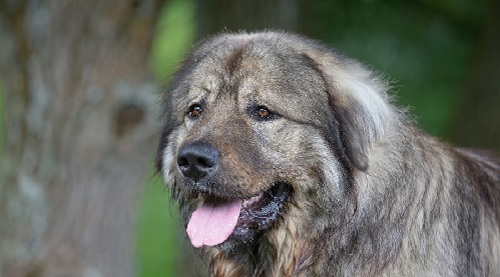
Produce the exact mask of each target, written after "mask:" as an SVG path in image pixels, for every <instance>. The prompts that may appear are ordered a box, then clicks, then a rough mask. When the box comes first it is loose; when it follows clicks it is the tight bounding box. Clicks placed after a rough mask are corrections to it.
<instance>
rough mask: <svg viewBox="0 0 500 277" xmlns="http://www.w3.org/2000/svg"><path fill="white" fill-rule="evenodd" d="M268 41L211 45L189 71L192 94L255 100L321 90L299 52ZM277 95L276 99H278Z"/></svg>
mask: <svg viewBox="0 0 500 277" xmlns="http://www.w3.org/2000/svg"><path fill="white" fill-rule="evenodd" d="M283 47H284V46H283V45H281V46H280V45H276V44H271V43H269V42H268V41H250V42H246V43H239V44H236V45H233V44H231V43H228V44H227V45H220V47H212V48H210V50H207V51H208V52H207V53H204V58H203V59H201V60H200V62H199V64H198V66H197V67H196V69H195V70H194V71H193V76H194V78H192V80H193V87H194V88H196V92H194V94H197V95H199V91H200V90H202V91H205V92H207V93H209V94H212V93H213V94H217V95H219V96H220V95H238V98H246V99H252V100H259V98H262V97H265V98H266V99H268V100H269V99H270V98H276V100H280V101H281V100H283V99H282V98H283V97H291V98H292V99H293V98H297V97H300V98H303V96H304V91H310V90H312V89H316V90H318V91H322V90H323V86H324V84H323V81H322V79H321V76H320V75H319V74H318V73H317V72H316V71H315V70H314V69H312V68H311V67H310V66H309V63H310V61H309V60H308V59H307V58H304V56H303V55H301V54H299V53H295V52H294V51H291V50H290V49H283ZM278 98H279V99H278Z"/></svg>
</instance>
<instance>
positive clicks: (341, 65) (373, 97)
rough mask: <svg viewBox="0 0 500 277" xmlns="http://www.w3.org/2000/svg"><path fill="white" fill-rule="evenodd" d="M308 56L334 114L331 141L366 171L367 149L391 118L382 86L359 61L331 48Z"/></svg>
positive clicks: (390, 111) (384, 88)
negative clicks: (324, 88) (322, 84)
mask: <svg viewBox="0 0 500 277" xmlns="http://www.w3.org/2000/svg"><path fill="white" fill-rule="evenodd" d="M324 54H325V53H322V54H321V55H316V57H314V55H313V56H308V59H309V61H310V63H311V64H312V65H313V67H314V68H315V70H316V71H317V72H319V74H320V75H321V77H322V79H323V81H324V84H325V87H326V90H327V93H328V101H329V105H330V108H331V110H332V111H333V114H334V117H335V118H333V119H331V123H330V124H329V125H330V126H329V128H330V129H331V130H329V134H330V136H331V138H330V139H332V142H333V143H335V144H336V146H337V147H338V148H339V149H338V150H339V151H340V154H341V155H342V157H343V158H344V159H345V160H347V162H348V163H349V164H350V165H351V166H352V167H354V168H356V169H358V170H361V171H366V170H367V169H368V165H369V155H368V150H369V148H370V146H371V144H372V143H373V142H374V141H375V140H376V139H377V138H378V137H379V136H380V135H382V134H383V132H384V130H385V129H386V125H387V124H388V122H390V121H391V118H393V117H392V110H391V108H390V106H389V103H388V101H387V100H386V94H385V93H386V90H387V88H386V86H385V84H384V83H383V82H382V81H380V80H379V79H377V78H376V77H375V76H374V75H373V73H372V72H371V71H369V70H367V69H366V68H364V67H363V66H361V65H360V64H359V63H357V62H355V61H352V60H349V59H347V58H345V57H342V56H340V55H339V54H336V53H335V52H333V51H331V52H328V53H327V55H324Z"/></svg>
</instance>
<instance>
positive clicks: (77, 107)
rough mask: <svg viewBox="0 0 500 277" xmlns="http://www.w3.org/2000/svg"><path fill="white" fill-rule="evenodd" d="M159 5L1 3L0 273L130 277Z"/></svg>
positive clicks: (149, 143) (149, 146) (146, 162)
mask: <svg viewBox="0 0 500 277" xmlns="http://www.w3.org/2000/svg"><path fill="white" fill-rule="evenodd" d="M160 2H161V1H159V0H155V1H140V0H135V1H118V0H108V1H102V0H85V1H83V0H81V1H57V0H47V1H35V0H27V1H5V0H0V72H1V77H2V82H3V87H4V93H5V103H4V107H5V110H4V113H5V121H6V123H5V132H4V133H3V134H2V135H3V136H4V150H5V151H4V153H3V155H2V156H1V162H2V172H1V175H0V177H1V179H0V180H1V187H0V222H1V225H0V237H1V240H0V275H1V276H6V277H9V276H56V277H57V276H132V275H133V274H134V268H133V264H134V261H133V260H134V259H133V258H134V257H133V256H134V252H133V248H134V239H133V238H134V229H135V210H136V206H137V203H136V202H137V196H138V194H139V193H140V191H141V188H142V186H141V184H142V183H143V182H144V180H145V173H146V172H147V169H149V168H150V165H151V163H150V161H151V160H152V153H153V152H154V140H153V130H154V129H155V128H154V127H153V122H154V121H155V115H154V113H153V111H152V108H151V107H153V106H154V104H153V103H154V102H155V100H156V96H155V94H154V92H153V91H154V83H153V80H152V77H151V74H150V67H149V64H148V63H149V50H150V44H151V39H152V34H153V31H154V24H155V21H156V19H157V17H158V11H159V5H160Z"/></svg>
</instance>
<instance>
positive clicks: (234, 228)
mask: <svg viewBox="0 0 500 277" xmlns="http://www.w3.org/2000/svg"><path fill="white" fill-rule="evenodd" d="M290 193H291V187H290V186H289V185H287V184H285V183H277V184H275V185H274V186H272V187H271V188H270V189H268V190H265V191H263V192H261V193H260V194H258V195H256V196H254V197H251V198H248V199H221V198H220V197H213V196H209V197H207V198H206V199H205V200H204V202H203V203H202V204H201V205H200V206H199V207H198V209H196V210H195V211H194V212H193V214H192V215H191V218H190V220H189V222H188V225H187V229H186V231H187V234H188V237H189V239H190V240H191V243H192V244H193V246H194V247H202V246H205V245H206V246H219V247H224V246H226V247H230V246H232V245H234V244H239V243H248V242H250V241H252V240H253V239H255V237H256V236H257V235H258V234H260V233H262V232H263V231H265V230H267V229H269V228H270V227H271V226H272V225H273V223H274V222H275V221H276V220H277V219H278V218H279V216H280V215H281V214H282V212H283V208H284V203H285V202H286V200H287V199H288V198H289V196H290Z"/></svg>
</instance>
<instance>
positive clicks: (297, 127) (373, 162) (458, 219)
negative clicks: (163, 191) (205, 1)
mask: <svg viewBox="0 0 500 277" xmlns="http://www.w3.org/2000/svg"><path fill="white" fill-rule="evenodd" d="M387 90H388V89H387V85H386V83H385V82H384V81H382V80H381V79H380V78H378V77H377V76H375V75H374V73H373V72H371V71H370V70H367V69H366V68H364V67H363V66H362V65H360V64H359V63H358V62H356V61H353V60H351V59H349V58H347V57H345V56H343V55H342V54H340V53H338V52H337V51H336V50H334V49H331V48H329V47H327V46H325V45H323V44H320V43H318V42H316V41H313V40H310V39H307V38H304V37H301V36H298V35H293V34H286V33H274V32H264V33H253V34H245V33H240V34H222V35H219V36H216V37H213V38H211V39H209V40H207V41H205V42H203V43H201V44H200V45H198V46H197V47H196V48H195V49H194V50H193V51H192V52H191V53H190V54H189V55H188V56H187V58H186V59H185V60H184V62H183V63H182V64H181V66H180V68H179V70H178V71H177V73H176V74H175V76H174V78H173V80H172V81H171V83H170V85H169V87H168V89H167V91H166V93H165V102H164V103H163V105H164V114H163V117H164V118H163V120H164V123H163V124H164V128H163V131H162V135H161V140H160V145H159V149H158V161H157V166H158V170H159V171H161V172H162V174H163V176H164V179H165V182H166V183H167V185H168V186H169V188H170V189H171V191H172V194H173V197H174V199H175V200H176V201H177V202H178V203H179V206H180V209H181V214H182V217H183V220H184V222H185V227H186V232H187V236H188V237H189V239H190V241H191V243H192V245H193V246H194V247H195V248H198V250H199V252H200V255H202V257H203V258H204V259H206V264H207V265H208V268H209V272H210V273H209V274H210V275H211V276H500V185H499V184H500V162H499V161H498V160H496V159H495V158H493V157H491V156H488V155H486V154H484V153H479V152H474V151H470V150H465V149H460V148H455V147H452V146H450V145H448V144H445V143H443V142H441V141H439V140H437V139H435V138H433V137H430V136H429V135H427V134H425V133H423V132H422V131H421V130H419V129H417V128H416V127H415V124H413V123H412V122H411V120H409V119H408V118H407V117H406V116H405V115H404V113H403V112H402V111H401V110H400V109H398V108H396V107H395V106H394V105H393V104H392V103H391V101H390V99H389V97H388V96H387Z"/></svg>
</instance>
